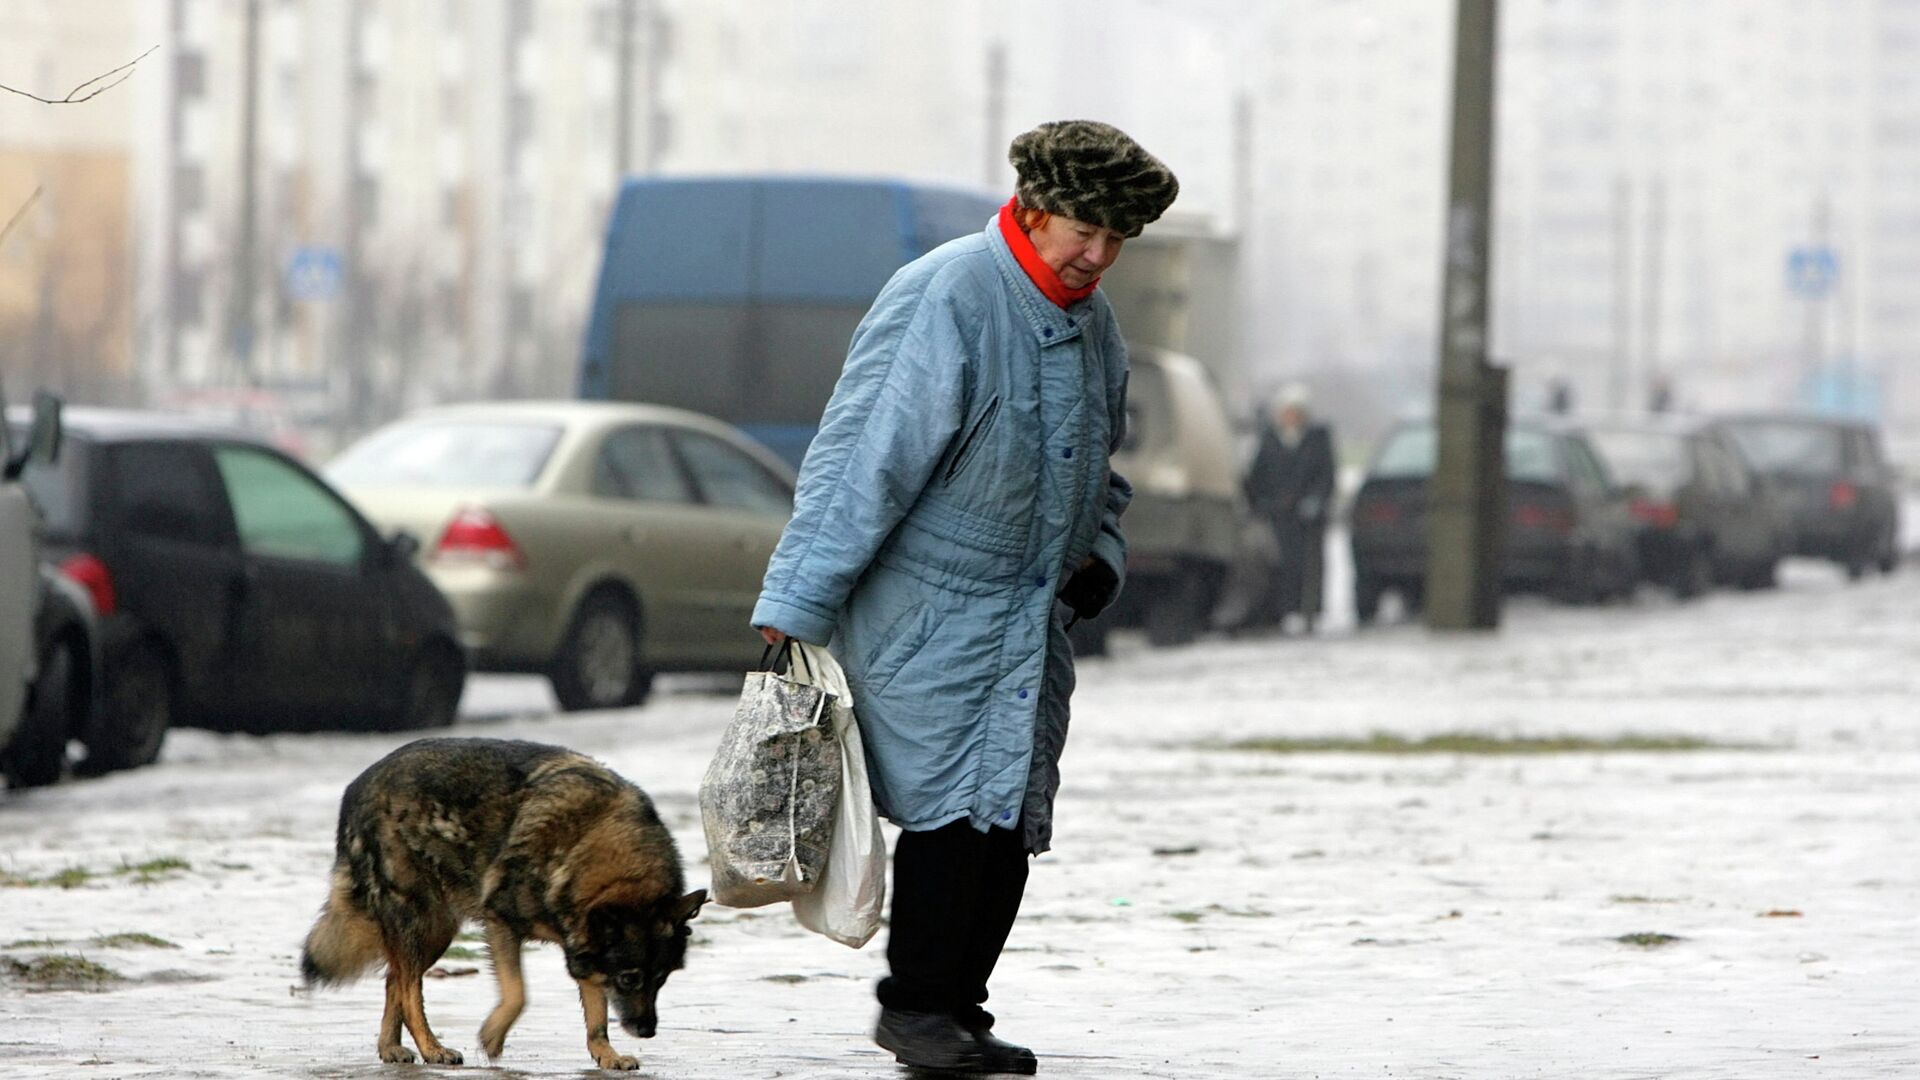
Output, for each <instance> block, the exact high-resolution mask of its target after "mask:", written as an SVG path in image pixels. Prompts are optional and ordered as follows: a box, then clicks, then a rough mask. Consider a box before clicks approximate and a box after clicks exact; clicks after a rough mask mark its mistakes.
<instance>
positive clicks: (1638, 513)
mask: <svg viewBox="0 0 1920 1080" xmlns="http://www.w3.org/2000/svg"><path fill="white" fill-rule="evenodd" d="M1628 509H1629V510H1630V511H1631V512H1632V514H1633V516H1634V517H1635V518H1637V519H1639V520H1641V521H1644V522H1646V523H1647V524H1649V525H1652V526H1653V527H1654V528H1656V529H1671V528H1673V527H1674V526H1675V525H1677V524H1679V523H1680V508H1679V507H1677V506H1675V505H1673V504H1672V503H1664V502H1655V501H1653V500H1652V499H1635V500H1633V503H1632V504H1631V505H1630V506H1629V508H1628Z"/></svg>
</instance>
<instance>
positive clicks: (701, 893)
mask: <svg viewBox="0 0 1920 1080" xmlns="http://www.w3.org/2000/svg"><path fill="white" fill-rule="evenodd" d="M706 902H707V890H705V889H695V890H693V891H692V892H690V893H688V894H687V895H685V896H683V897H681V898H680V899H679V900H677V901H675V902H674V905H673V907H671V908H669V909H668V911H667V921H668V922H672V923H678V924H680V925H681V926H685V925H686V924H687V923H689V922H692V921H693V918H694V916H696V915H698V914H700V909H701V907H703V906H705V904H706Z"/></svg>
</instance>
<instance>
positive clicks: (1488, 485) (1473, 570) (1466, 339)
mask: <svg viewBox="0 0 1920 1080" xmlns="http://www.w3.org/2000/svg"><path fill="white" fill-rule="evenodd" d="M1498 6H1499V5H1498V0H1459V8H1458V29H1457V30H1456V32H1455V33H1456V36H1455V40H1454V68H1453V141H1452V149H1451V153H1452V167H1451V169H1450V171H1449V176H1448V191H1447V234H1446V262H1445V265H1444V267H1443V275H1444V280H1445V284H1444V286H1443V290H1442V296H1441V311H1440V387H1439V395H1438V397H1439V401H1438V409H1437V431H1438V439H1439V448H1438V461H1437V463H1436V466H1435V469H1434V477H1433V485H1432V495H1431V496H1430V498H1429V506H1430V508H1431V509H1430V511H1429V518H1430V521H1429V523H1428V527H1429V533H1428V555H1427V596H1426V612H1427V626H1428V627H1429V628H1431V629H1434V630H1491V629H1494V628H1495V627H1497V626H1498V625H1499V624H1500V570H1501V564H1502V561H1503V556H1504V554H1505V551H1504V549H1505V546H1506V544H1505V539H1506V501H1507V500H1506V469H1505V461H1504V459H1505V453H1504V449H1505V438H1506V426H1507V378H1506V376H1507V372H1506V369H1505V368H1500V367H1495V366H1493V365H1491V364H1489V363H1488V362H1487V324H1488V319H1487V311H1488V308H1489V306H1490V302H1489V296H1488V289H1487V277H1488V271H1487V253H1488V251H1489V250H1490V248H1491V246H1492V245H1491V233H1492V221H1493V135H1494V132H1493V85H1494V50H1495V41H1496V14H1497V9H1498Z"/></svg>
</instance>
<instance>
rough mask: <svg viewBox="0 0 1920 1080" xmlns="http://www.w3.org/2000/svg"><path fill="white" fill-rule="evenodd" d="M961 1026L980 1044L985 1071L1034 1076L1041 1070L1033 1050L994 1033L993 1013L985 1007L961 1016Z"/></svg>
mask: <svg viewBox="0 0 1920 1080" xmlns="http://www.w3.org/2000/svg"><path fill="white" fill-rule="evenodd" d="M960 1026H962V1027H964V1028H966V1029H967V1032H968V1033H969V1034H971V1035H972V1036H973V1039H974V1041H975V1042H977V1043H979V1044H980V1054H981V1059H982V1060H983V1061H984V1062H985V1064H986V1069H985V1071H987V1072H993V1073H1018V1074H1019V1075H1021V1076H1032V1075H1033V1074H1034V1073H1036V1072H1038V1071H1040V1059H1038V1058H1036V1057H1034V1056H1033V1051H1031V1050H1029V1049H1027V1048H1026V1047H1024V1046H1016V1045H1014V1044H1013V1043H1010V1042H1008V1041H1007V1040H1005V1039H1002V1038H1000V1037H999V1036H998V1035H995V1034H994V1033H993V1014H992V1013H989V1012H987V1011H986V1010H985V1009H975V1010H973V1015H972V1016H965V1015H963V1016H961V1017H960Z"/></svg>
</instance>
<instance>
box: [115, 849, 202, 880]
mask: <svg viewBox="0 0 1920 1080" xmlns="http://www.w3.org/2000/svg"><path fill="white" fill-rule="evenodd" d="M191 869H193V864H192V863H189V862H188V861H187V860H185V859H176V858H174V857H173V856H171V855H168V856H165V857H162V858H158V859H148V860H147V861H146V862H143V863H125V862H123V863H121V864H120V868H119V869H118V870H115V871H114V873H116V874H121V875H125V876H130V877H132V878H133V880H135V881H136V882H139V883H140V884H142V885H149V884H152V883H153V882H155V881H158V880H160V879H161V878H162V877H165V876H166V875H168V874H171V873H175V872H177V871H184V870H191Z"/></svg>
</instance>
